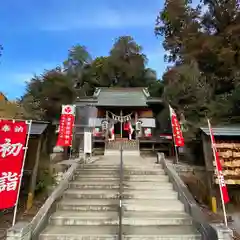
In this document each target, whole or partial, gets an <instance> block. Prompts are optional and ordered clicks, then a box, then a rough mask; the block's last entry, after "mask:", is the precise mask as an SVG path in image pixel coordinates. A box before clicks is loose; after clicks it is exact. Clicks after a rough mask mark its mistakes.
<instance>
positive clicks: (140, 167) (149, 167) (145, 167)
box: [77, 161, 163, 171]
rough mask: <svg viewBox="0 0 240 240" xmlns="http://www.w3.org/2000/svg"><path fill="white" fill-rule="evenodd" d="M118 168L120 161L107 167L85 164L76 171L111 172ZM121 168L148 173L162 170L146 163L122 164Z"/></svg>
mask: <svg viewBox="0 0 240 240" xmlns="http://www.w3.org/2000/svg"><path fill="white" fill-rule="evenodd" d="M119 166H120V161H118V162H117V163H116V164H115V165H109V163H106V165H105V164H104V163H102V164H100V163H99V162H98V161H97V162H95V163H92V164H87V165H80V166H79V167H78V168H77V170H85V169H87V170H91V169H92V170H110V171H111V170H113V171H117V170H119ZM123 167H124V169H125V170H143V171H145V170H147V171H148V170H149V171H157V170H158V169H161V170H162V169H163V168H162V166H161V165H159V164H154V165H153V164H150V165H148V164H147V163H143V164H133V163H132V164H130V163H128V164H126V163H125V162H124V164H123Z"/></svg>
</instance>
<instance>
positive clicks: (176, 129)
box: [169, 106, 184, 147]
mask: <svg viewBox="0 0 240 240" xmlns="http://www.w3.org/2000/svg"><path fill="white" fill-rule="evenodd" d="M169 109H170V117H171V123H172V131H173V138H174V143H175V145H176V146H177V147H183V146H184V138H183V134H182V131H181V127H180V124H179V121H178V119H177V115H176V113H175V111H174V110H173V109H172V108H171V106H169Z"/></svg>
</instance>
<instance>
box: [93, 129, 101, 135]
mask: <svg viewBox="0 0 240 240" xmlns="http://www.w3.org/2000/svg"><path fill="white" fill-rule="evenodd" d="M93 136H94V137H101V136H102V132H101V131H100V128H99V127H95V128H94V129H93Z"/></svg>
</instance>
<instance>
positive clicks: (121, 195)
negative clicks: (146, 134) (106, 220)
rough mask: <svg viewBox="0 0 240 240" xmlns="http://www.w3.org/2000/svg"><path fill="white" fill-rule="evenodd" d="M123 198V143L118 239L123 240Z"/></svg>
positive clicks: (121, 150)
mask: <svg viewBox="0 0 240 240" xmlns="http://www.w3.org/2000/svg"><path fill="white" fill-rule="evenodd" d="M122 200H123V145H122V144H121V146H120V167H119V232H118V239H119V240H122V239H123V238H122V234H123V232H122V215H123V209H122Z"/></svg>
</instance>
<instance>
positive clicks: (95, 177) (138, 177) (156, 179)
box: [74, 174, 169, 182]
mask: <svg viewBox="0 0 240 240" xmlns="http://www.w3.org/2000/svg"><path fill="white" fill-rule="evenodd" d="M74 179H75V180H82V179H84V180H89V181H112V180H115V181H116V180H118V181H119V176H111V175H110V176H109V175H88V174H81V175H75V177H74ZM123 180H124V181H138V182H164V181H165V182H169V177H168V176H167V175H165V174H162V175H149V176H147V175H128V176H126V175H124V177H123Z"/></svg>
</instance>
